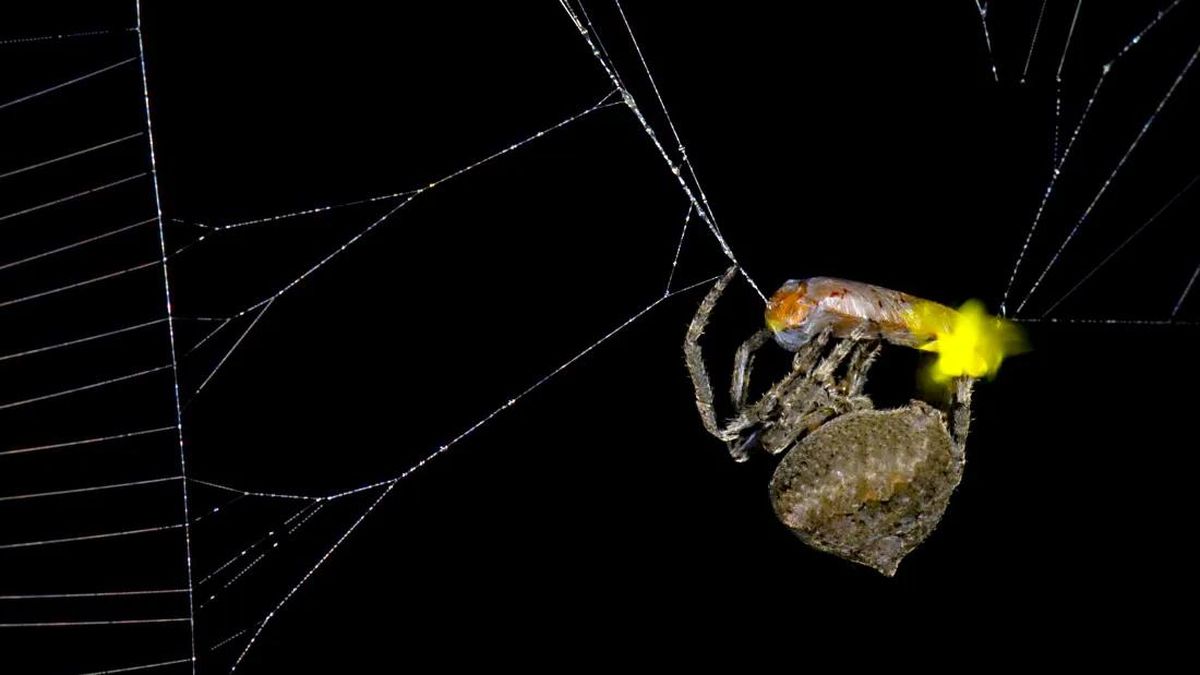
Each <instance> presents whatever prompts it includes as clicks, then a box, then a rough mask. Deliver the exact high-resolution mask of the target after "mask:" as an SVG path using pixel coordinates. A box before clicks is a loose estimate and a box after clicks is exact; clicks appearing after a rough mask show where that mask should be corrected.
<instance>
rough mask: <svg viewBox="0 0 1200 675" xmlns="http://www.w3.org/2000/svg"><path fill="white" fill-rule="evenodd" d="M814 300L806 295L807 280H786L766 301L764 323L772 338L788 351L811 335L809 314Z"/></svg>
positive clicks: (807, 339)
mask: <svg viewBox="0 0 1200 675" xmlns="http://www.w3.org/2000/svg"><path fill="white" fill-rule="evenodd" d="M816 306H817V303H816V302H814V301H813V299H812V298H811V297H809V295H808V282H807V281H801V280H797V279H792V280H791V281H788V282H787V283H785V284H784V285H783V286H781V287H780V288H779V290H778V291H775V294H774V295H772V296H771V300H770V301H769V302H768V303H767V312H766V319H767V327H768V328H770V329H771V332H772V333H774V334H775V342H777V343H779V346H780V347H783V348H784V349H786V350H788V351H792V352H794V351H796V350H798V349H800V347H802V346H804V344H805V343H806V342H808V341H809V340H810V339H812V337H813V326H811V325H810V322H809V321H808V318H809V314H810V313H811V312H812V311H813V309H815V308H816Z"/></svg>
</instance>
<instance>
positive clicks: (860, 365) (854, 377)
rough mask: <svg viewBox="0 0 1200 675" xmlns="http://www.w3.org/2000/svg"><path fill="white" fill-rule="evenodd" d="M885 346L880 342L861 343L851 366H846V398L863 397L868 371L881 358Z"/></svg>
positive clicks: (855, 350)
mask: <svg viewBox="0 0 1200 675" xmlns="http://www.w3.org/2000/svg"><path fill="white" fill-rule="evenodd" d="M882 347H883V344H882V343H881V342H878V341H874V342H860V343H858V346H856V347H855V349H854V353H853V354H852V355H851V356H850V365H848V366H846V379H845V385H846V396H848V397H855V396H861V395H862V391H863V387H864V386H866V384H867V371H868V370H870V369H871V364H873V363H875V359H876V358H877V357H878V356H879V351H880V349H881V348H882Z"/></svg>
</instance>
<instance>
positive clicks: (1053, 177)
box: [1000, 0, 1182, 316]
mask: <svg viewBox="0 0 1200 675" xmlns="http://www.w3.org/2000/svg"><path fill="white" fill-rule="evenodd" d="M1180 2H1182V0H1175V1H1174V2H1172V3H1171V4H1170V5H1169V6H1168V7H1166V8H1165V9H1163V10H1162V11H1160V12H1158V14H1157V15H1155V17H1154V19H1152V20H1151V21H1150V23H1148V24H1147V25H1146V26H1145V27H1143V28H1142V29H1141V30H1140V31H1138V32H1137V33H1136V34H1135V35H1134V36H1133V37H1132V38H1130V39H1129V41H1128V42H1126V43H1125V45H1124V46H1123V47H1122V48H1121V49H1120V51H1118V52H1117V54H1116V55H1115V56H1114V57H1113V58H1112V59H1110V60H1109V61H1108V62H1107V63H1105V64H1104V66H1103V67H1102V68H1101V69H1100V77H1099V78H1098V79H1097V80H1096V86H1095V87H1093V88H1092V93H1091V95H1090V96H1089V97H1088V100H1087V103H1085V104H1084V106H1083V112H1082V113H1080V114H1079V121H1078V122H1077V123H1076V124H1075V128H1074V130H1072V131H1071V137H1070V138H1069V139H1068V140H1067V145H1066V147H1065V148H1064V149H1063V152H1062V156H1061V157H1059V158H1058V159H1057V160H1056V161H1055V163H1054V167H1053V170H1052V171H1051V172H1050V178H1049V181H1048V182H1047V185H1046V190H1045V191H1044V192H1043V193H1042V199H1041V202H1040V203H1039V204H1038V207H1037V211H1036V212H1035V213H1034V216H1033V222H1032V223H1030V225H1029V232H1028V233H1027V234H1026V235H1025V241H1024V242H1022V244H1021V248H1020V250H1019V251H1018V253H1017V261H1016V262H1015V263H1014V264H1013V269H1012V272H1011V273H1010V274H1009V276H1008V283H1007V284H1005V286H1004V294H1003V296H1002V297H1001V299H1000V314H1001V315H1002V316H1008V297H1009V295H1010V294H1011V293H1012V289H1013V284H1014V283H1016V280H1017V273H1018V272H1020V270H1021V263H1022V262H1023V261H1024V260H1025V255H1026V254H1027V253H1028V251H1029V244H1030V243H1031V242H1032V241H1033V236H1034V234H1035V233H1036V232H1037V228H1038V224H1039V223H1040V222H1041V219H1042V214H1043V213H1045V210H1046V204H1047V202H1049V201H1050V196H1051V194H1053V192H1054V187H1055V185H1056V183H1057V182H1058V177H1059V175H1060V174H1061V173H1062V168H1063V166H1064V165H1065V164H1066V162H1067V157H1069V156H1070V154H1071V148H1073V147H1074V146H1075V140H1076V139H1078V138H1079V132H1080V131H1081V130H1082V129H1083V124H1084V122H1086V121H1087V119H1088V113H1090V112H1091V110H1092V105H1093V104H1094V103H1095V102H1096V98H1097V97H1098V96H1099V95H1100V89H1101V88H1102V87H1103V86H1104V82H1105V81H1106V79H1107V78H1108V74H1109V72H1111V71H1112V67H1113V66H1114V65H1115V64H1116V63H1117V61H1119V60H1120V59H1121V58H1122V57H1124V56H1125V55H1126V54H1127V53H1129V50H1130V49H1132V48H1133V46H1134V45H1136V44H1139V43H1141V41H1142V38H1143V37H1144V36H1145V35H1146V34H1147V33H1149V32H1150V30H1151V29H1153V28H1154V27H1155V26H1157V25H1158V23H1159V22H1160V21H1161V20H1162V19H1163V17H1164V16H1166V15H1167V14H1169V13H1170V12H1171V10H1173V9H1175V7H1176V6H1178V5H1179V3H1180ZM1079 8H1080V5H1076V7H1075V16H1074V18H1072V20H1071V28H1070V31H1069V32H1068V34H1067V44H1066V46H1064V47H1063V55H1062V58H1061V59H1060V60H1059V63H1058V72H1057V74H1056V75H1055V79H1056V80H1057V81H1058V83H1057V84H1056V86H1059V84H1061V79H1062V68H1063V64H1064V63H1066V58H1067V48H1068V47H1070V45H1071V36H1072V35H1074V33H1075V22H1076V21H1077V20H1078V19H1079ZM1057 105H1058V104H1057V103H1056V106H1057ZM1054 137H1055V147H1056V148H1057V145H1058V140H1057V139H1058V112H1057V108H1056V112H1055V130H1054ZM1026 299H1028V296H1026ZM1017 311H1018V312H1019V311H1020V310H1019V309H1018V310H1017ZM1014 316H1015V314H1014Z"/></svg>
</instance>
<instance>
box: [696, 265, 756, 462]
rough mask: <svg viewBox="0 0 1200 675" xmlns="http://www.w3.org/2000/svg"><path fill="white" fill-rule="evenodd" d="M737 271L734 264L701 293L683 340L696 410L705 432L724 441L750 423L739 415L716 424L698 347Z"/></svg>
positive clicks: (715, 416) (702, 355)
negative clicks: (703, 294) (725, 424)
mask: <svg viewBox="0 0 1200 675" xmlns="http://www.w3.org/2000/svg"><path fill="white" fill-rule="evenodd" d="M737 271H738V268H737V266H736V265H734V266H733V267H730V268H729V269H728V270H726V272H725V274H724V275H723V276H722V277H721V278H720V279H718V280H717V283H715V284H713V287H712V288H711V289H710V290H709V291H708V295H706V296H704V300H703V301H701V303H700V308H699V309H697V310H696V315H695V316H694V317H692V322H691V324H689V325H688V331H687V337H685V338H684V341H683V355H684V362H685V363H686V364H687V369H688V375H690V376H691V378H692V388H693V389H694V390H695V392H696V409H697V410H699V411H700V421H701V422H702V423H703V424H704V428H705V430H706V431H708V433H710V434H712V435H713V436H716V437H717V438H719V439H721V440H722V441H725V442H727V443H728V442H730V441H734V440H737V439H738V438H739V436H741V432H742V431H745V430H746V429H747V428H748V427H749V426H750V423H749V422H748V421H747V420H745V419H744V418H741V417H739V418H738V419H737V420H734V421H733V422H731V423H730V424H729V425H728V426H726V427H725V428H721V426H720V425H719V424H718V423H717V411H716V408H715V406H714V405H713V390H712V382H711V381H710V380H709V377H708V368H707V367H705V365H704V353H703V352H702V351H701V349H700V336H702V335H704V329H705V328H706V327H707V326H708V317H709V315H710V314H712V311H713V308H714V307H716V306H717V300H719V299H720V297H721V294H722V293H723V292H724V291H725V287H726V286H728V285H729V282H730V280H732V279H733V275H734V274H736V273H737Z"/></svg>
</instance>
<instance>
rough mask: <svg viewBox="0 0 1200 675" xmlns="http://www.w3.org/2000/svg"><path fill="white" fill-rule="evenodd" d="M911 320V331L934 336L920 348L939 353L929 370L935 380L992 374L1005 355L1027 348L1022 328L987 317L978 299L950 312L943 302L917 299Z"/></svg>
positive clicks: (998, 367)
mask: <svg viewBox="0 0 1200 675" xmlns="http://www.w3.org/2000/svg"><path fill="white" fill-rule="evenodd" d="M911 322H912V323H913V328H914V331H913V332H914V333H917V334H921V333H927V334H931V335H933V336H935V337H934V339H933V340H932V341H931V342H928V343H926V344H924V345H922V346H921V347H920V348H921V349H922V350H924V351H929V352H936V353H937V355H938V357H937V361H936V362H935V363H934V364H933V368H932V372H931V373H930V374H931V375H932V377H933V379H934V381H936V382H947V381H949V380H951V379H952V378H956V377H963V376H967V377H989V378H990V377H994V376H995V375H996V371H998V370H999V369H1000V363H1001V362H1002V361H1003V360H1004V357H1006V356H1011V355H1013V354H1020V353H1021V352H1024V351H1026V349H1027V347H1026V343H1025V338H1024V335H1022V333H1021V329H1020V328H1019V327H1018V326H1017V325H1016V324H1014V323H1012V322H1011V321H1006V320H1004V319H1001V318H999V317H994V316H990V315H989V314H988V313H987V311H985V309H984V306H983V303H982V302H980V301H978V300H968V301H967V302H966V303H965V304H963V306H962V307H960V308H959V309H958V311H957V312H950V313H948V312H947V309H946V308H945V307H944V306H942V305H939V304H937V303H934V302H927V301H920V302H917V303H914V304H913V314H912V316H911Z"/></svg>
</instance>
